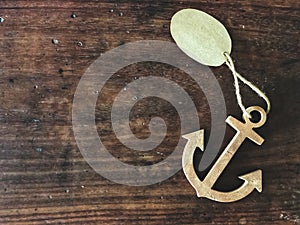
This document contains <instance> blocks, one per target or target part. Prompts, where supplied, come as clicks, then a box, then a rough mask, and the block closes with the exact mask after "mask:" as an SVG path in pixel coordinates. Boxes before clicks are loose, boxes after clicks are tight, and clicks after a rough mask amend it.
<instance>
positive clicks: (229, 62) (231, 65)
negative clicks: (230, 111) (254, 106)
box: [224, 52, 271, 118]
mask: <svg viewBox="0 0 300 225" xmlns="http://www.w3.org/2000/svg"><path fill="white" fill-rule="evenodd" d="M224 56H225V57H226V61H225V63H226V65H227V66H228V68H229V69H230V70H231V72H232V75H233V79H234V86H235V95H236V99H237V102H238V105H239V107H240V108H241V110H242V112H243V114H244V115H246V116H247V117H248V118H252V116H251V115H250V113H248V112H247V111H246V108H245V106H244V104H243V101H242V96H241V92H240V85H239V79H240V80H241V81H242V82H243V83H244V84H246V85H247V86H249V87H250V88H251V89H252V90H253V91H254V92H256V93H257V94H258V95H259V96H260V97H261V98H263V99H264V100H265V102H266V104H267V111H266V113H269V112H270V110H271V102H270V100H269V98H268V97H267V96H266V95H265V93H263V92H262V91H261V90H260V89H259V88H258V87H256V86H255V85H254V84H252V83H251V82H250V81H248V80H247V79H246V78H245V77H243V76H242V75H240V74H239V73H238V72H237V71H236V70H235V66H234V63H233V60H232V58H231V57H230V55H229V54H228V53H227V52H224Z"/></svg>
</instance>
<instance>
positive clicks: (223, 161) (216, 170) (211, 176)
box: [203, 131, 246, 188]
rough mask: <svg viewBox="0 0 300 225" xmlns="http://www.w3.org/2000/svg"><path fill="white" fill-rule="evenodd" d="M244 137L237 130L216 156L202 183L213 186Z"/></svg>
mask: <svg viewBox="0 0 300 225" xmlns="http://www.w3.org/2000/svg"><path fill="white" fill-rule="evenodd" d="M245 138H246V137H245V136H244V135H243V134H241V133H240V132H239V131H238V132H237V133H236V135H235V136H234V137H233V138H232V140H231V141H230V143H229V144H228V145H227V147H226V148H225V150H224V151H223V152H222V154H221V156H220V157H219V158H218V160H217V161H216V162H215V164H214V165H213V167H212V168H211V170H210V171H209V173H208V174H207V176H206V177H205V179H204V180H203V183H205V184H206V185H207V186H208V187H211V188H212V187H213V185H214V184H215V183H216V181H217V179H218V178H219V177H220V176H221V174H222V173H223V171H224V169H225V168H226V166H227V164H228V163H229V162H230V160H231V159H232V157H233V156H234V154H235V153H236V152H237V150H238V149H239V147H240V146H241V144H242V143H243V142H244V140H245Z"/></svg>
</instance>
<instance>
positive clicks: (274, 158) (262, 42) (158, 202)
mask: <svg viewBox="0 0 300 225" xmlns="http://www.w3.org/2000/svg"><path fill="white" fill-rule="evenodd" d="M187 7H192V8H197V9H201V10H203V11H206V12H208V13H210V14H211V15H213V16H215V17H216V18H218V19H219V20H220V21H221V22H222V23H223V24H224V25H225V26H226V27H227V28H228V30H229V32H230V34H231V36H232V39H233V53H232V56H233V57H234V58H235V59H236V67H237V69H238V71H240V72H241V73H242V74H244V75H245V76H246V77H247V78H249V79H250V80H251V81H253V83H255V84H256V85H257V86H259V87H260V88H261V89H262V90H263V91H264V92H266V93H267V95H268V96H269V97H270V99H271V101H272V104H273V108H272V111H271V113H270V115H269V118H268V123H267V124H266V125H265V126H264V127H263V128H261V129H259V131H258V132H259V133H260V134H261V135H262V136H263V137H264V138H265V140H266V141H265V143H264V145H263V146H261V147H259V146H256V145H254V144H252V143H250V142H249V141H248V142H246V143H245V144H244V145H243V146H242V148H241V150H240V151H239V152H238V154H237V155H236V157H235V158H234V159H233V160H232V162H231V163H230V166H229V168H228V169H227V170H226V171H225V172H224V175H223V176H222V177H221V178H220V181H218V184H217V188H219V189H222V188H223V189H224V190H225V189H230V188H234V187H236V186H237V185H239V184H240V181H239V180H238V178H237V175H239V174H242V173H244V172H247V171H248V172H249V171H250V170H252V169H257V168H261V169H263V172H264V180H263V182H264V183H263V184H264V190H263V193H261V194H259V193H257V192H253V193H252V194H251V195H250V196H248V197H247V198H245V199H243V200H241V201H239V202H236V203H231V204H222V203H217V202H213V201H210V200H208V199H203V198H201V199H199V198H197V197H196V195H195V191H194V190H193V188H192V187H191V186H190V184H189V183H188V182H187V180H186V178H185V176H184V174H183V172H182V170H181V171H179V172H178V173H177V174H175V175H174V176H173V177H171V178H170V179H168V180H166V181H164V182H161V183H159V184H154V185H151V186H146V187H130V186H124V185H119V184H115V183H113V182H110V181H108V180H106V179H105V178H103V177H101V176H100V175H98V174H97V173H96V172H95V171H94V170H93V169H92V168H91V167H89V165H88V164H87V163H86V162H85V160H84V159H83V157H82V156H81V154H80V151H79V149H78V147H77V145H76V143H75V139H74V135H73V132H72V121H71V116H72V114H71V111H72V100H73V95H74V93H75V90H76V87H77V84H78V82H79V80H80V78H81V76H82V75H83V74H84V72H85V70H86V69H87V68H88V67H89V65H90V64H91V63H92V62H93V61H94V60H95V59H97V58H98V57H99V56H100V54H101V53H104V52H106V51H108V50H110V49H113V48H114V47H117V46H119V45H121V44H124V43H128V42H132V41H137V40H148V39H150V40H166V41H173V40H172V38H171V36H170V32H169V22H170V19H171V17H172V15H173V14H174V13H175V12H176V11H178V10H180V9H183V8H187ZM72 12H74V13H75V14H76V17H75V18H72V17H71V14H72ZM0 17H2V18H4V19H5V20H4V22H3V23H0V105H1V107H0V153H1V155H0V172H1V175H0V224H28V225H29V224H30V225H31V224H272V225H273V224H300V208H299V206H300V201H299V197H300V185H299V181H300V178H299V162H300V156H299V147H300V145H299V144H298V142H297V141H299V139H298V137H299V132H300V129H299V110H300V107H299V98H300V95H299V85H300V82H299V69H300V64H299V50H300V48H299V47H300V46H299V38H300V36H299V28H300V3H299V1H295V0H285V1H284V0H272V1H271V0H264V1H258V0H254V1H242V0H238V1H224V0H220V1H202V0H191V1H177V0H173V1H172V0H169V1H165V0H163V1H150V0H146V1H136V0H131V1H109V0H106V1H105V0H87V1H84V0H72V1H71V0H66V1H57V0H53V1H41V0H30V1H29V0H1V1H0ZM52 39H57V40H58V41H59V43H58V44H56V45H55V44H53V43H52ZM213 72H214V74H215V75H216V77H217V79H218V81H219V83H220V85H221V87H222V89H223V92H224V95H225V99H226V105H227V111H228V114H232V115H234V116H235V117H237V118H241V116H240V110H239V108H238V107H237V104H236V99H235V96H234V90H233V84H232V83H233V81H232V77H231V74H230V71H229V70H228V69H227V68H225V66H222V67H220V68H215V69H213ZM149 74H151V75H158V76H164V77H166V78H170V79H173V80H175V81H176V82H177V83H178V84H179V85H180V86H182V87H184V88H185V89H186V90H188V91H189V93H190V95H191V96H192V97H193V98H195V99H198V100H197V101H198V102H197V104H198V105H199V106H200V107H199V118H200V121H201V125H202V126H203V128H204V129H207V130H209V128H210V111H209V108H208V106H207V104H206V103H205V98H204V97H203V94H201V90H198V89H197V87H195V86H190V85H189V84H191V82H192V81H191V80H190V79H189V78H188V75H186V74H184V73H181V72H180V71H173V69H172V68H169V67H166V66H165V65H162V64H155V63H144V64H143V63H142V64H139V65H133V66H130V67H128V68H125V69H124V70H122V71H120V72H119V73H118V75H116V76H114V77H113V78H112V79H111V82H110V83H109V84H107V85H108V87H107V88H106V89H105V90H104V91H102V92H101V93H100V95H101V97H100V101H101V104H102V105H101V104H100V103H99V101H98V105H97V106H98V107H99V108H101V107H103V105H104V109H105V110H107V111H105V110H104V112H105V113H102V114H100V111H97V113H98V115H97V118H100V119H99V120H98V121H97V125H98V127H99V135H103V136H104V137H107V138H106V142H105V144H106V145H107V146H109V150H110V152H111V153H112V154H114V156H116V157H119V159H120V160H122V161H124V162H128V163H132V164H135V163H136V164H138V165H149V164H152V163H156V162H158V161H160V160H162V159H164V158H165V157H167V156H168V155H169V154H170V153H171V152H172V151H173V149H174V146H175V145H176V143H177V141H178V138H179V136H178V135H179V134H178V129H179V128H178V127H179V126H178V123H179V122H178V116H177V114H176V113H174V111H172V110H174V109H172V108H170V106H169V105H168V104H167V103H166V102H163V101H162V102H160V100H156V101H154V102H152V103H151V102H150V103H151V104H152V105H151V104H150V103H146V102H144V103H141V104H140V107H141V110H142V111H143V110H144V111H145V114H143V115H139V114H138V113H134V112H133V113H132V124H131V125H132V129H133V130H134V131H135V132H136V135H137V136H140V137H143V136H147V135H149V130H148V129H147V126H141V124H143V122H144V123H146V124H147V123H148V122H149V117H151V116H153V115H156V114H157V115H161V116H162V117H163V118H164V119H165V120H166V122H167V124H169V125H170V126H171V128H170V129H169V133H168V135H170V136H169V138H168V140H166V141H164V142H163V144H162V145H161V146H159V147H158V149H156V150H157V151H159V152H162V153H163V154H162V155H158V154H155V152H153V151H152V152H151V151H150V152H149V153H144V154H140V153H137V152H131V151H129V150H128V149H126V148H125V147H123V146H122V145H120V143H118V141H117V140H116V139H115V138H113V137H112V138H109V137H110V136H112V135H113V133H112V130H111V126H110V119H109V112H110V111H109V109H110V106H111V102H112V100H113V97H115V96H116V94H117V93H118V92H119V91H120V90H121V89H122V87H124V85H125V84H126V83H129V82H130V81H132V80H134V79H136V78H139V77H141V76H147V75H149ZM191 87H192V88H191ZM242 89H243V96H244V100H245V103H246V104H247V105H251V104H257V105H261V106H264V105H263V102H262V101H261V100H260V99H259V98H258V97H257V96H256V95H254V94H253V93H252V92H251V91H250V90H249V89H248V88H247V87H244V86H242ZM199 93H200V94H199ZM201 95H202V96H201ZM158 103H159V104H158ZM149 104H150V105H149ZM157 105H159V106H160V107H155V106H157ZM145 109H147V110H145ZM160 109H163V110H161V111H160ZM164 112H171V113H167V115H166V114H164ZM172 112H173V113H172ZM174 121H175V122H174ZM233 134H234V131H233V130H231V129H228V132H227V134H226V137H225V140H224V146H225V145H226V144H227V143H228V142H229V141H230V139H231V138H232V136H233Z"/></svg>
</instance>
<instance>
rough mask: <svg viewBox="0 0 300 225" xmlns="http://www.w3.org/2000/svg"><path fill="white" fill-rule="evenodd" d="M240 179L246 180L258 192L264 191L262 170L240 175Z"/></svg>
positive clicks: (246, 183)
mask: <svg viewBox="0 0 300 225" xmlns="http://www.w3.org/2000/svg"><path fill="white" fill-rule="evenodd" d="M239 178H240V179H242V180H244V181H245V185H248V186H251V187H252V188H253V190H254V189H256V190H257V191H258V192H262V170H256V171H254V172H251V173H247V174H244V175H242V176H239Z"/></svg>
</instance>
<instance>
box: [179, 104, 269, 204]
mask: <svg viewBox="0 0 300 225" xmlns="http://www.w3.org/2000/svg"><path fill="white" fill-rule="evenodd" d="M246 111H247V112H248V113H252V112H254V111H257V112H259V114H260V121H258V122H256V123H255V122H252V121H250V119H249V118H248V117H247V116H246V115H245V114H244V115H243V118H244V120H245V123H242V122H240V121H239V120H237V119H235V118H234V117H232V116H228V118H227V119H226V123H227V124H229V125H230V126H231V127H233V128H234V129H235V130H236V131H237V133H236V135H235V136H234V137H233V139H232V140H231V141H230V143H229V144H228V145H227V147H226V148H225V150H224V151H223V152H222V154H221V155H220V157H219V158H218V159H217V161H216V163H215V164H214V165H213V167H212V168H211V170H210V171H209V172H208V174H207V176H206V177H205V178H204V180H203V181H201V180H200V179H199V178H198V176H197V174H196V172H195V169H194V166H193V158H194V152H195V149H196V147H199V148H200V149H201V150H202V151H204V143H203V142H204V141H203V139H204V130H199V131H196V132H193V133H190V134H186V135H183V138H185V139H187V140H188V141H187V144H186V146H185V148H184V152H183V157H182V166H183V171H184V173H185V176H186V177H187V179H188V181H189V182H190V183H191V185H192V186H193V187H194V189H195V190H196V192H197V196H198V197H205V198H209V199H212V200H214V201H218V202H234V201H238V200H240V199H242V198H244V197H246V196H247V195H249V194H250V193H251V192H252V191H253V190H254V189H256V190H257V191H258V192H261V191H262V170H256V171H253V172H250V173H248V174H244V175H242V176H239V178H240V179H242V180H244V183H243V184H242V185H241V186H240V187H239V188H238V189H236V190H233V191H230V192H221V191H217V190H213V189H212V187H213V185H214V184H215V182H216V181H217V179H218V178H219V177H220V175H221V174H222V172H223V171H224V169H225V168H226V166H227V165H228V163H229V162H230V160H231V159H232V157H233V156H234V154H235V153H236V152H237V150H238V148H239V147H240V146H241V144H242V143H243V142H244V140H245V139H247V138H248V139H250V140H251V141H253V142H255V143H256V144H258V145H261V144H262V143H263V142H264V139H263V138H262V137H261V136H259V135H258V134H257V133H256V132H255V131H254V130H253V128H258V127H261V126H262V125H264V123H265V122H266V120H267V114H266V112H265V111H264V110H263V109H262V108H261V107H259V106H252V107H249V108H248V109H247V110H246Z"/></svg>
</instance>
